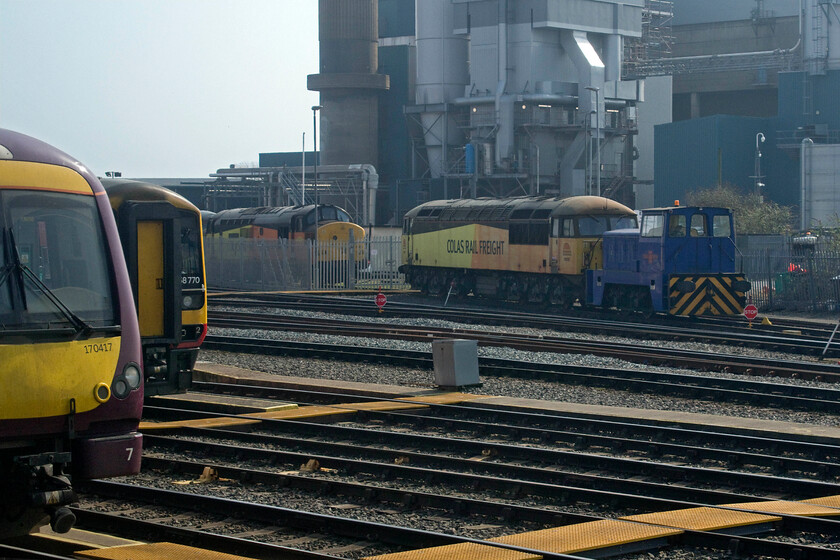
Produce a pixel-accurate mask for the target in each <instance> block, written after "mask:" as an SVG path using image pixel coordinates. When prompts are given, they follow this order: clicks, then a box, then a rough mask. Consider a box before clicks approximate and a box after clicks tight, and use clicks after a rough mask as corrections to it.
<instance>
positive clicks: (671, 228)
mask: <svg viewBox="0 0 840 560" xmlns="http://www.w3.org/2000/svg"><path fill="white" fill-rule="evenodd" d="M668 236H669V237H685V216H684V215H682V214H671V215H670V216H669V217H668Z"/></svg>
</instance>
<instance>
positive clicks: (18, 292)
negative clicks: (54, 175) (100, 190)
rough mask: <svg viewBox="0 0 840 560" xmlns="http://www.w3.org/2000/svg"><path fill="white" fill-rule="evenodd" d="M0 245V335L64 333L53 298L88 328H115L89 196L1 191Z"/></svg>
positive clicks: (99, 231)
mask: <svg viewBox="0 0 840 560" xmlns="http://www.w3.org/2000/svg"><path fill="white" fill-rule="evenodd" d="M0 245H2V246H3V248H2V252H0V256H2V259H0V329H3V328H17V327H26V328H51V327H60V328H66V327H67V326H68V324H72V319H71V318H70V317H68V315H67V314H66V313H64V312H63V311H62V310H61V309H60V307H59V306H58V305H56V303H54V301H52V300H54V299H56V300H59V301H60V302H61V303H62V304H63V305H64V306H66V307H67V308H68V309H69V310H70V311H72V312H73V313H74V314H75V315H77V316H78V317H79V318H80V319H81V320H83V321H85V322H86V323H88V324H89V325H91V326H106V325H115V324H117V322H118V321H117V317H116V309H115V305H114V298H113V294H112V277H111V274H110V272H109V270H110V269H109V264H110V261H109V259H108V257H107V256H106V255H107V253H106V244H105V236H104V232H103V230H102V221H101V220H100V216H99V211H98V208H97V206H96V201H95V200H94V197H93V196H84V195H72V194H59V193H49V192H37V193H36V192H31V191H0ZM15 257H16V258H15ZM18 263H19V264H20V266H21V268H22V269H24V270H21V269H19V268H17V267H16V265H17V264H18Z"/></svg>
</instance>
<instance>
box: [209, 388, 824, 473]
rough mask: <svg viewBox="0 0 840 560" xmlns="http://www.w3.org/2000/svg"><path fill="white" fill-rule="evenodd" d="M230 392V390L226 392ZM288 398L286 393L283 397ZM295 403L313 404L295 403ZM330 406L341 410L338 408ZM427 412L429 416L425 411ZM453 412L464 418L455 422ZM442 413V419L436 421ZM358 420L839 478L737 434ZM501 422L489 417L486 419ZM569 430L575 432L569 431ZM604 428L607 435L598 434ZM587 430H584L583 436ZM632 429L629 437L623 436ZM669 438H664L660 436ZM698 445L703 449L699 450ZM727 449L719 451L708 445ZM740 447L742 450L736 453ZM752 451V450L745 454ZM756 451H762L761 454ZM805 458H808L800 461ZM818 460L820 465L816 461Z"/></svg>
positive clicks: (521, 420)
mask: <svg viewBox="0 0 840 560" xmlns="http://www.w3.org/2000/svg"><path fill="white" fill-rule="evenodd" d="M195 388H196V389H199V390H202V389H214V390H215V391H214V392H216V393H226V394H231V393H234V394H241V395H245V394H247V395H248V396H260V397H262V398H275V399H279V398H281V395H278V394H277V392H275V391H274V390H272V389H270V388H265V389H266V390H263V391H261V390H260V388H258V387H249V386H246V387H242V386H239V385H227V384H225V385H224V386H223V385H222V384H207V383H199V384H197V386H196V387H195ZM228 389H230V390H228ZM283 394H286V395H288V394H289V393H288V392H285V391H284V392H283ZM376 400H377V401H380V402H400V403H405V402H406V399H404V398H403V399H400V400H399V401H397V400H396V399H394V400H393V401H392V400H391V399H382V398H380V399H376ZM297 402H298V403H299V404H312V403H307V402H300V401H297ZM334 406H338V407H339V408H340V407H341V404H337V405H334ZM429 410H431V411H432V413H431V414H430V413H429V412H428V411H429ZM455 413H457V414H459V415H461V416H465V415H466V416H468V418H466V419H465V418H456V417H455ZM439 414H440V416H438V415H439ZM358 415H359V416H360V418H359V421H360V422H364V421H366V420H367V419H369V418H373V419H377V420H383V421H387V422H390V423H391V424H396V423H410V424H415V425H417V429H418V430H423V429H428V428H436V429H438V430H446V431H453V430H457V431H460V432H462V433H463V432H471V433H474V434H477V435H484V434H486V433H490V432H492V433H493V434H494V435H504V436H506V437H508V438H509V439H511V440H513V439H530V440H532V441H540V442H542V443H551V444H566V445H573V446H574V448H575V450H578V451H582V450H585V449H588V448H591V447H598V448H601V449H610V450H612V451H613V452H616V451H621V452H628V451H638V452H643V453H647V454H649V455H652V456H662V455H668V456H676V457H683V458H685V459H686V460H688V461H694V462H698V461H703V460H710V461H720V462H725V463H731V464H736V465H738V466H744V465H752V466H755V467H768V468H771V469H772V470H773V472H776V473H784V472H803V473H805V472H808V473H813V474H817V475H819V476H823V477H832V476H833V477H837V478H838V479H840V463H833V462H829V461H828V459H829V458H833V457H837V456H840V446H838V445H829V444H819V443H815V442H809V443H804V442H799V441H789V440H785V439H783V438H782V437H781V436H778V437H773V438H769V437H767V436H766V435H765V436H762V437H757V436H745V435H741V434H735V433H715V432H713V431H711V430H709V429H698V428H696V427H690V426H686V427H682V428H667V427H661V426H643V425H639V424H634V423H620V422H616V421H613V422H604V421H599V420H595V419H592V418H573V417H572V416H571V415H565V416H562V417H551V416H548V415H545V414H536V413H527V412H514V411H498V410H493V411H491V410H489V409H482V408H478V407H475V406H472V405H470V404H469V403H467V404H466V405H465V406H452V405H431V406H430V408H424V409H423V411H422V412H413V411H375V410H363V411H359V412H358ZM491 415H492V416H496V417H499V416H501V417H503V418H504V420H501V419H499V418H489V417H488V416H491ZM572 426H574V427H576V428H577V431H575V430H572V429H570V428H571V427H572ZM598 429H602V430H604V431H606V432H607V433H596V431H597V430H598ZM582 430H586V431H582ZM630 430H632V431H633V432H634V434H633V435H632V437H631V436H630V435H629V434H627V432H628V431H630ZM666 433H667V434H668V436H669V437H668V438H666V437H664V436H665V434H666ZM698 443H702V445H700V446H698ZM713 444H717V445H721V444H725V447H724V448H721V447H717V448H715V447H708V446H709V445H713ZM739 448H740V449H739ZM747 449H752V450H753V451H746V450H747ZM759 450H762V451H761V452H759ZM803 456H808V458H807V459H805V458H802V457H803ZM816 457H822V458H824V459H823V460H817V459H816Z"/></svg>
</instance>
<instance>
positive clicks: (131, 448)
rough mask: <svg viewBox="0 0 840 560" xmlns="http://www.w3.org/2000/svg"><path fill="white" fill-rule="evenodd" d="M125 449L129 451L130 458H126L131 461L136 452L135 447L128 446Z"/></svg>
mask: <svg viewBox="0 0 840 560" xmlns="http://www.w3.org/2000/svg"><path fill="white" fill-rule="evenodd" d="M125 450H126V451H128V459H126V461H131V456H132V455H133V454H134V448H133V447H126V448H125Z"/></svg>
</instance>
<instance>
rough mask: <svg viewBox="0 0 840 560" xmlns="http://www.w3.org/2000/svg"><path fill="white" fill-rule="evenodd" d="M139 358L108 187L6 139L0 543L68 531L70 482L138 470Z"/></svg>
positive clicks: (48, 154) (1, 181)
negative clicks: (35, 530)
mask: <svg viewBox="0 0 840 560" xmlns="http://www.w3.org/2000/svg"><path fill="white" fill-rule="evenodd" d="M142 358H143V356H142V352H141V348H140V332H139V329H138V324H137V314H136V312H135V309H134V304H133V301H132V297H131V285H130V282H129V278H128V272H127V270H126V265H125V259H124V258H123V253H122V250H121V248H120V240H119V236H118V234H117V227H116V224H115V222H114V215H113V213H112V212H111V208H110V206H109V205H108V198H107V196H106V195H105V191H104V190H103V188H102V185H101V184H100V183H99V181H98V180H97V179H96V177H95V176H93V175H92V174H91V173H90V171H88V169H87V168H85V167H84V166H83V165H82V164H80V163H79V162H78V161H77V160H76V159H74V158H72V157H70V156H68V155H67V154H65V153H63V152H61V151H59V150H57V149H55V148H53V147H51V146H48V145H47V144H44V143H43V142H40V141H38V140H35V139H34V138H30V137H29V136H25V135H22V134H18V133H15V132H11V131H8V130H0V385H2V391H0V538H2V537H7V536H10V535H17V534H23V533H26V532H28V531H29V530H30V529H31V528H32V527H33V526H36V525H38V524H39V523H41V522H43V521H44V519H45V518H46V517H47V516H49V520H50V524H51V525H52V527H53V529H54V530H55V531H57V532H66V531H67V530H69V529H70V527H71V526H72V525H73V523H74V522H75V516H74V515H73V513H72V512H71V511H70V510H69V509H68V508H67V507H66V505H67V504H69V503H71V502H73V501H75V497H74V492H73V486H72V484H71V479H73V480H74V481H75V480H78V479H84V478H102V477H110V476H121V475H128V474H135V473H137V472H139V470H140V455H141V452H142V441H143V436H142V435H141V434H140V433H138V432H137V427H138V423H139V421H140V414H141V411H142V407H143V385H142V372H141V369H140V368H141V364H142Z"/></svg>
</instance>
